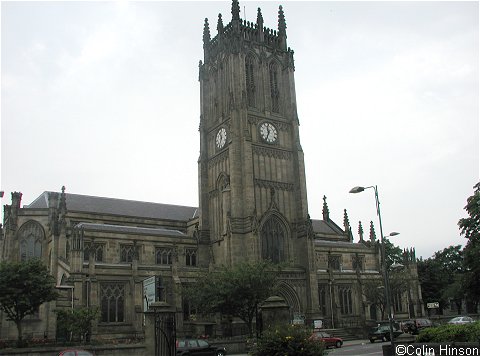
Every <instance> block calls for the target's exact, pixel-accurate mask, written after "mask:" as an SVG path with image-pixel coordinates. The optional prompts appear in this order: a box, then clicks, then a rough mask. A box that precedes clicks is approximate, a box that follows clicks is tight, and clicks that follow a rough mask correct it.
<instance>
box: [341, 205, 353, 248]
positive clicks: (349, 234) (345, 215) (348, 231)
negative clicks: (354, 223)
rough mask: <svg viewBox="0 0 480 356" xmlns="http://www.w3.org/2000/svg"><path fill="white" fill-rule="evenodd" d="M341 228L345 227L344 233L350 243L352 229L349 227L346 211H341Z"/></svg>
mask: <svg viewBox="0 0 480 356" xmlns="http://www.w3.org/2000/svg"><path fill="white" fill-rule="evenodd" d="M343 226H344V227H345V233H346V234H347V236H348V237H349V238H350V241H352V240H353V235H352V228H351V226H350V221H349V220H348V214H347V209H343Z"/></svg>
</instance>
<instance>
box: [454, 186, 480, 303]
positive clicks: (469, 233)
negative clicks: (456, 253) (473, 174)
mask: <svg viewBox="0 0 480 356" xmlns="http://www.w3.org/2000/svg"><path fill="white" fill-rule="evenodd" d="M473 189H474V193H473V195H472V196H470V197H468V199H467V205H465V210H466V211H467V214H468V216H469V217H468V218H462V219H460V220H459V221H458V227H459V228H460V234H461V235H463V236H464V237H465V238H467V239H468V242H467V244H466V245H465V248H464V250H463V253H464V265H465V276H464V282H465V290H466V294H467V297H468V298H469V299H470V301H472V302H473V304H474V309H475V310H476V309H477V306H478V303H479V299H480V258H479V256H480V182H479V183H477V184H475V185H474V187H473Z"/></svg>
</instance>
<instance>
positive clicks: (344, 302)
mask: <svg viewBox="0 0 480 356" xmlns="http://www.w3.org/2000/svg"><path fill="white" fill-rule="evenodd" d="M338 297H339V299H340V312H341V313H342V314H344V315H351V314H353V304H352V288H351V287H350V286H342V287H339V288H338Z"/></svg>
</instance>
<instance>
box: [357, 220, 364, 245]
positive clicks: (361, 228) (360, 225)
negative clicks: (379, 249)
mask: <svg viewBox="0 0 480 356" xmlns="http://www.w3.org/2000/svg"><path fill="white" fill-rule="evenodd" d="M358 235H359V236H360V242H363V226H362V222H361V221H359V222H358Z"/></svg>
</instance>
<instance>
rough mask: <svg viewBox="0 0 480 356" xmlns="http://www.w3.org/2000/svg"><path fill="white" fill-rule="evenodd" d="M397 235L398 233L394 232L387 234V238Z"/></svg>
mask: <svg viewBox="0 0 480 356" xmlns="http://www.w3.org/2000/svg"><path fill="white" fill-rule="evenodd" d="M397 235H400V233H399V232H396V231H393V232H391V233H390V234H388V236H397Z"/></svg>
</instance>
